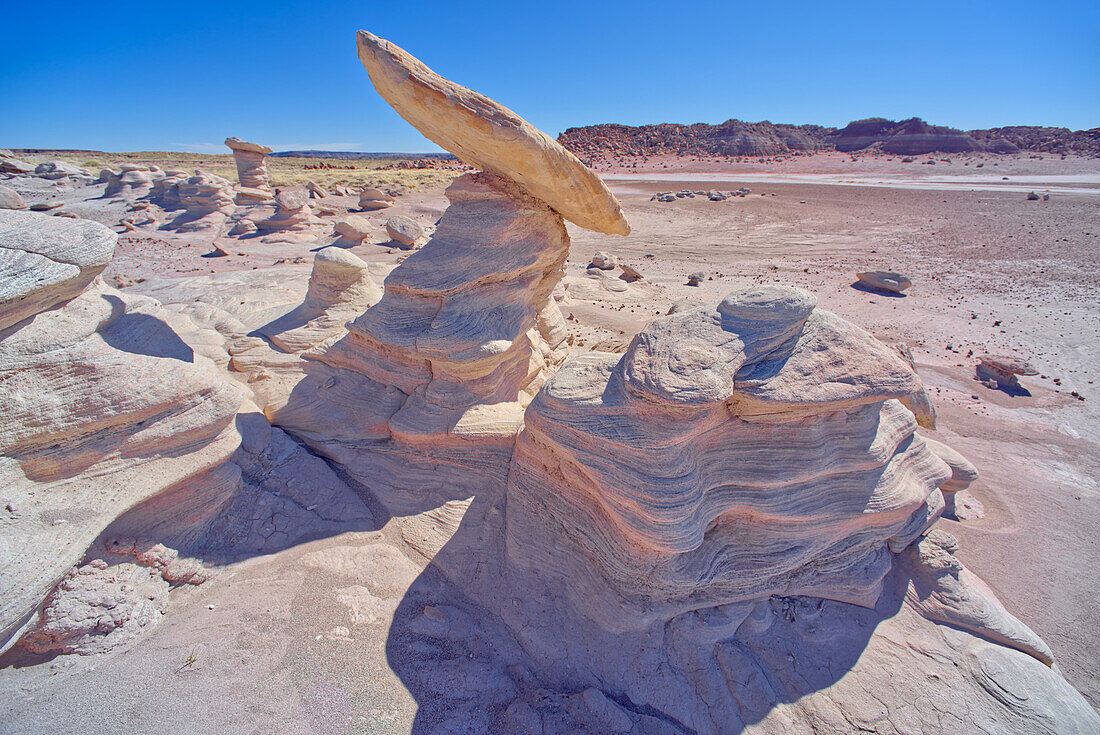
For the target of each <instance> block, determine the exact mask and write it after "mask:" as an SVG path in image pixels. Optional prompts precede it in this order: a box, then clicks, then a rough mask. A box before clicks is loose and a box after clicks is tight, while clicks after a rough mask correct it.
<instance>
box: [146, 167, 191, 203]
mask: <svg viewBox="0 0 1100 735" xmlns="http://www.w3.org/2000/svg"><path fill="white" fill-rule="evenodd" d="M189 178H190V174H188V173H187V172H186V171H180V170H177V169H169V170H168V171H165V172H164V175H163V176H160V177H157V178H155V179H154V180H153V188H152V190H151V191H150V192H149V195H148V196H149V201H151V202H153V203H154V204H156V205H157V206H159V207H161V208H162V209H167V210H175V209H180V208H181V207H182V206H183V203H182V201H181V200H180V185H181V184H183V183H185V182H186V181H187V179H189Z"/></svg>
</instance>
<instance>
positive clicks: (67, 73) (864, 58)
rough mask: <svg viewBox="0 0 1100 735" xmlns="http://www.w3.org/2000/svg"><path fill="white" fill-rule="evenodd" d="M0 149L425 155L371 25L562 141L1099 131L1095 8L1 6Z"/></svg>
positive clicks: (395, 0)
mask: <svg viewBox="0 0 1100 735" xmlns="http://www.w3.org/2000/svg"><path fill="white" fill-rule="evenodd" d="M0 11H2V12H0V16H2V17H3V18H4V19H5V25H6V26H7V29H6V32H5V34H4V43H3V44H0V147H13V148H22V147H43V148H51V147H54V148H60V147H64V148H92V149H103V150H112V151H125V150H165V149H167V150H200V151H201V150H206V149H207V147H209V149H210V150H212V151H217V152H225V151H226V150H227V149H225V148H224V147H223V146H222V145H221V141H223V140H224V139H225V138H226V137H227V136H230V135H236V136H239V137H241V138H244V139H246V140H254V141H258V142H262V143H266V144H268V145H271V146H272V147H275V148H278V149H288V148H328V149H339V150H365V151H427V150H437V149H436V148H435V147H434V146H433V145H432V144H431V143H429V142H428V141H426V140H425V139H424V138H422V137H421V136H420V135H419V134H418V133H417V132H416V131H415V130H413V129H412V128H411V127H410V126H409V125H408V124H406V123H405V122H404V121H403V120H401V119H400V118H399V117H398V116H397V114H396V113H394V112H393V111H392V110H391V109H390V108H389V107H388V106H387V105H386V104H385V102H384V101H383V100H382V99H381V98H379V97H378V96H377V94H376V93H375V92H374V90H373V88H372V87H371V85H370V81H369V79H368V77H367V74H366V72H365V71H364V69H363V68H362V66H361V65H360V64H359V61H358V59H357V58H356V55H355V48H354V43H355V41H354V35H355V31H356V30H357V29H359V28H365V29H367V30H370V31H372V32H373V33H376V34H378V35H380V36H382V37H384V38H388V39H390V40H391V41H393V42H395V43H397V44H398V45H399V46H402V47H404V48H405V49H406V50H408V51H409V52H411V53H412V54H413V55H414V56H418V57H419V58H420V59H421V60H423V61H424V62H425V63H427V64H428V65H429V66H431V67H432V68H434V69H435V70H436V71H438V72H440V73H441V74H443V75H444V76H446V77H449V78H450V79H453V80H454V81H456V82H458V83H460V84H464V85H466V86H469V87H472V88H473V89H476V90H478V91H480V92H483V93H485V94H487V95H489V96H490V97H492V98H494V99H496V100H497V101H499V102H501V103H503V104H505V105H507V106H509V107H511V108H512V109H513V110H515V111H516V112H518V113H519V114H520V115H522V116H523V117H525V118H527V119H528V120H530V121H531V122H532V123H534V124H535V125H537V126H538V127H540V128H542V129H543V130H546V131H547V132H549V133H551V134H552V135H556V134H557V133H559V132H560V131H562V130H563V129H565V128H567V127H571V126H574V125H586V124H591V123H597V122H621V123H627V124H635V125H637V124H645V123H656V122H682V123H692V122H710V123H716V122H721V121H723V120H726V119H728V118H731V117H736V118H740V119H742V120H749V121H757V120H764V119H768V120H771V121H773V122H793V123H808V122H813V123H820V124H824V125H843V124H845V123H847V122H848V121H850V120H854V119H859V118H862V117H869V116H884V117H891V118H896V119H900V118H905V117H911V116H914V115H917V116H920V117H923V118H925V119H926V120H928V121H930V122H933V123H937V124H946V125H952V126H955V127H962V128H974V127H988V126H992V125H1008V124H1036V125H1038V124H1044V125H1063V126H1067V127H1071V128H1075V129H1076V128H1091V127H1096V126H1100V3H1098V2H1096V0H1092V1H1091V2H1057V1H1054V2H1049V3H1039V2H1035V1H1034V0H1030V1H1029V2H1016V1H1015V0H1010V1H1005V2H982V1H970V0H954V1H953V2H935V1H930V2H910V3H893V2H884V1H882V0H879V1H877V2H847V3H846V2H832V3H826V2H821V1H820V0H818V1H817V2H798V1H793V0H792V1H790V2H785V3H770V2H757V3H749V2H729V1H727V2H705V1H693V2H675V1H671V2H669V1H666V2H661V3H650V2H629V3H596V2H571V1H570V0H558V1H557V2H553V3H536V2H495V1H493V0H483V1H481V2H469V0H467V1H465V2H453V3H442V2H421V3H418V2H404V1H403V0H391V1H390V2H377V1H376V2H339V1H338V0H334V1H331V2H314V3H293V2H274V3H272V2H232V1H230V0H223V1H222V2H209V1H207V0H192V1H190V2H114V3H104V2H94V3H93V2H79V3H72V2H64V1H59V2H51V3H46V4H42V5H40V4H38V3H31V2H26V1H25V0H24V1H20V2H16V1H14V0H3V7H2V8H0Z"/></svg>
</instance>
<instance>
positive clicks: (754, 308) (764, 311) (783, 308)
mask: <svg viewBox="0 0 1100 735" xmlns="http://www.w3.org/2000/svg"><path fill="white" fill-rule="evenodd" d="M816 306H817V297H816V296H814V295H813V294H812V293H810V292H809V291H803V290H802V289H800V288H791V287H790V286H757V287H755V288H749V289H745V290H744V291H737V292H735V293H731V294H730V295H729V296H727V297H726V298H725V299H723V300H722V303H720V304H718V313H719V314H721V315H722V324H723V326H725V325H727V324H751V325H754V326H756V328H757V329H759V328H763V327H765V326H766V325H773V327H774V328H775V329H782V328H783V327H784V326H786V325H790V324H802V323H803V322H805V321H806V319H807V318H808V317H809V316H810V313H811V312H812V311H813V310H814V307H816ZM757 325H758V326H757Z"/></svg>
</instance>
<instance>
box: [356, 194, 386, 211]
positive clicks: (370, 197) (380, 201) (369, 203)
mask: <svg viewBox="0 0 1100 735" xmlns="http://www.w3.org/2000/svg"><path fill="white" fill-rule="evenodd" d="M390 206H393V197H391V196H390V195H389V194H387V193H385V192H384V191H382V190H381V189H363V191H362V192H360V194H359V208H360V209H362V210H363V211H366V212H372V211H374V210H376V209H385V208H386V207H390Z"/></svg>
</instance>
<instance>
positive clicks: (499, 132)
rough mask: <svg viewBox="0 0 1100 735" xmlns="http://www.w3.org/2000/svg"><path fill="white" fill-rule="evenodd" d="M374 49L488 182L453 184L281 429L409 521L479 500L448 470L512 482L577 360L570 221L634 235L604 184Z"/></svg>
mask: <svg viewBox="0 0 1100 735" xmlns="http://www.w3.org/2000/svg"><path fill="white" fill-rule="evenodd" d="M358 43H359V56H360V59H361V60H362V62H363V65H364V66H365V67H366V68H367V71H368V72H369V73H370V76H371V79H372V80H373V81H374V84H375V86H376V88H377V89H378V91H379V92H380V93H381V94H382V96H383V97H384V98H385V99H386V100H387V101H388V102H389V103H390V104H391V105H393V107H394V108H395V109H396V110H397V111H398V112H399V113H401V114H402V115H403V116H404V117H405V118H406V119H408V120H409V121H410V122H412V123H413V124H414V125H416V126H417V128H418V129H419V130H420V131H421V132H422V133H423V134H424V135H425V136H427V137H428V138H429V139H431V140H434V141H436V142H437V143H439V144H440V145H443V146H444V147H447V148H448V149H449V150H451V151H452V152H453V153H455V155H458V156H459V157H460V158H462V159H463V160H466V161H467V162H469V163H472V164H477V165H481V166H483V167H484V168H485V169H486V171H484V172H483V173H471V174H465V175H463V176H460V177H459V178H458V179H456V180H455V181H454V183H453V184H451V186H450V188H448V190H447V197H448V198H449V199H450V202H451V204H450V206H449V207H448V208H447V210H446V211H445V212H444V214H443V217H442V219H441V220H440V221H439V224H438V225H437V227H436V230H435V233H434V235H433V236H432V238H431V239H430V240H429V241H428V242H427V243H426V244H425V245H424V246H423V248H422V249H420V250H419V251H417V252H415V253H414V254H413V255H411V256H410V257H409V258H408V259H406V260H405V261H404V262H403V263H402V264H401V265H400V266H399V267H398V268H396V269H395V270H394V271H393V272H392V273H391V274H390V275H389V277H388V278H387V279H386V282H385V293H384V295H383V296H382V299H381V300H380V301H379V302H378V303H377V304H376V305H375V306H374V307H372V308H371V309H369V310H367V311H366V312H365V313H364V314H363V315H362V316H360V317H359V318H358V319H356V320H355V321H354V322H352V323H351V324H349V332H348V334H347V336H345V337H343V338H342V339H340V340H338V341H336V342H335V343H332V344H322V345H321V346H319V347H318V348H317V349H315V350H312V351H310V352H307V353H306V354H305V355H304V357H305V358H306V359H307V360H308V361H309V362H310V363H311V364H310V365H307V367H306V372H307V376H306V378H305V379H303V380H302V382H301V383H299V384H298V386H297V387H296V389H295V391H294V393H292V394H291V396H290V400H289V402H288V403H287V405H286V406H285V407H283V408H282V409H280V410H278V411H276V412H274V414H273V416H272V419H273V420H274V422H275V423H277V424H279V425H281V426H283V427H285V428H287V429H288V430H290V431H291V432H293V433H294V434H296V435H297V436H299V437H300V438H302V439H304V440H305V441H306V442H307V443H309V444H310V446H312V447H314V448H315V449H316V450H318V451H320V452H322V453H323V454H326V455H327V456H329V457H331V458H332V459H334V460H336V461H337V462H339V463H340V464H342V465H343V466H344V467H345V468H347V469H348V471H349V472H350V473H351V474H352V475H353V476H355V477H356V478H358V479H360V481H362V482H364V483H365V484H367V485H368V486H369V487H371V488H372V489H373V490H376V492H378V493H379V494H380V495H381V496H382V498H383V501H384V502H385V503H387V505H388V506H389V507H390V509H391V511H393V510H396V509H402V508H408V507H411V506H410V503H411V504H412V505H413V506H415V505H416V504H417V503H419V502H421V500H422V499H419V498H413V497H410V490H411V488H414V487H418V486H419V487H420V488H422V490H421V492H422V493H423V494H425V495H429V496H432V495H438V493H440V492H443V491H445V492H447V493H454V492H459V488H462V487H463V485H464V484H467V483H466V481H465V480H462V479H456V481H455V483H454V484H453V486H452V487H449V488H446V489H444V488H440V483H439V473H440V472H441V471H443V470H442V469H441V468H442V467H446V466H454V465H456V464H457V465H459V466H462V467H464V468H466V470H467V472H468V474H471V475H473V476H477V475H478V474H479V473H481V474H487V475H489V476H492V477H495V478H497V479H500V478H502V477H503V473H504V471H505V469H506V466H507V461H508V458H509V457H510V452H511V444H512V441H513V438H514V436H515V434H516V432H517V431H518V430H519V427H520V424H521V423H522V417H523V410H524V408H525V407H526V406H527V404H528V403H529V402H530V400H531V398H532V397H533V396H534V394H535V393H536V392H537V391H538V389H539V387H541V385H542V383H543V381H545V379H546V378H547V377H549V375H550V374H551V373H552V371H553V370H554V369H555V368H556V367H557V366H558V365H560V364H561V362H562V361H563V360H564V358H565V352H566V346H565V338H566V329H565V323H564V319H563V318H562V315H561V312H560V311H559V310H558V308H557V303H556V302H555V301H554V300H553V299H552V298H551V293H552V292H553V290H554V287H555V286H556V285H557V284H558V282H559V281H560V280H561V278H562V275H563V273H564V264H565V259H566V257H567V255H568V253H569V236H568V234H567V232H566V229H565V223H564V222H563V220H562V217H563V216H566V217H569V218H570V219H572V220H573V221H575V222H577V223H578V224H582V225H583V226H587V227H591V228H593V229H596V230H598V231H601V232H608V233H620V234H625V233H626V232H629V226H628V225H627V224H626V220H625V219H623V216H622V209H621V207H620V206H619V204H618V202H617V201H616V200H615V198H614V197H613V196H612V195H611V193H610V192H609V191H608V189H607V187H606V186H605V185H604V184H603V182H602V181H601V180H600V179H599V177H597V176H596V175H595V174H594V173H592V172H591V171H589V170H588V169H587V168H586V167H585V166H584V165H582V164H581V163H580V161H578V160H577V159H576V158H575V157H574V156H573V155H572V154H570V153H568V152H567V151H565V150H564V149H562V148H561V146H559V145H558V144H557V143H555V142H554V141H553V140H551V139H550V138H549V137H547V136H546V135H545V134H544V133H542V132H541V131H538V130H536V129H535V128H533V127H531V126H530V125H529V124H528V123H526V122H524V121H523V120H522V119H520V118H519V117H517V116H516V115H515V114H514V113H512V112H510V111H509V110H507V109H505V108H503V107H501V106H500V105H498V104H496V103H495V102H493V101H492V100H489V99H487V98H485V97H483V96H482V95H479V94H477V93H476V92H472V91H470V90H467V89H465V88H463V87H459V86H457V85H455V84H452V83H451V82H448V81H447V80H445V79H443V78H442V77H440V76H438V75H437V74H435V73H434V72H432V71H431V70H429V69H428V68H427V67H425V66H424V65H423V64H421V63H420V62H419V61H417V60H416V59H414V58H412V57H411V56H409V55H408V54H407V53H405V52H404V51H402V50H401V49H399V48H397V47H396V46H393V45H392V44H390V43H388V42H386V41H383V40H381V39H379V38H377V37H375V36H372V35H371V34H369V33H366V32H364V31H360V33H359V35H358ZM536 195H541V196H545V197H546V199H545V200H544V199H540V198H538V197H537V196H536ZM413 468H416V469H413ZM473 482H474V484H476V483H477V481H476V480H475V481H473ZM463 497H468V495H464V496H463ZM436 499H438V500H448V499H450V498H449V497H447V496H443V495H439V497H438V498H436Z"/></svg>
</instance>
